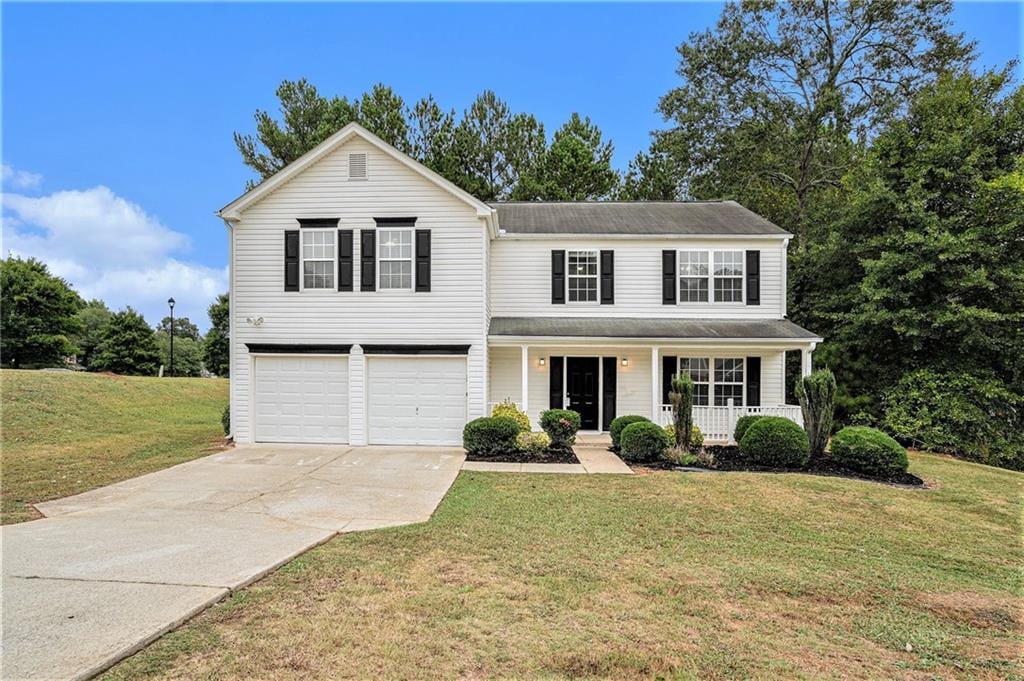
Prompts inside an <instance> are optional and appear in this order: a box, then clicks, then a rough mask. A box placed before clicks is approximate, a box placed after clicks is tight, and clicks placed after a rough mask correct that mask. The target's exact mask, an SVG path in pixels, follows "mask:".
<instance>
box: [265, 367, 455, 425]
mask: <svg viewBox="0 0 1024 681" xmlns="http://www.w3.org/2000/svg"><path fill="white" fill-rule="evenodd" d="M252 356H253V363H252V365H251V367H252V371H253V388H252V403H253V410H252V415H253V421H254V423H253V434H254V440H255V441H256V442H304V443H337V444H344V443H349V442H350V441H351V440H352V439H353V438H352V437H351V435H352V433H351V432H350V430H351V431H359V430H362V431H363V432H364V433H365V440H364V441H366V442H367V443H369V444H387V445H457V444H459V443H460V442H461V440H462V428H463V426H464V425H465V423H466V355H465V354H464V352H463V353H462V354H452V355H424V354H401V353H400V352H395V351H394V350H393V349H389V350H388V351H387V352H382V353H381V354H372V353H367V354H365V355H361V356H360V358H359V360H361V361H359V360H357V361H353V362H350V356H349V355H348V354H327V353H323V354H318V353H282V352H262V353H261V352H254V353H252ZM353 359H356V358H353ZM360 373H362V374H363V375H362V376H361V375H359V374H360ZM353 379H354V380H353ZM364 386H365V388H364ZM359 406H362V407H363V408H362V409H360V408H358V407H359ZM350 413H352V414H354V415H356V416H357V418H358V417H359V416H360V415H365V416H364V417H363V418H364V424H352V423H350ZM361 426H362V427H361ZM357 439H358V438H357Z"/></svg>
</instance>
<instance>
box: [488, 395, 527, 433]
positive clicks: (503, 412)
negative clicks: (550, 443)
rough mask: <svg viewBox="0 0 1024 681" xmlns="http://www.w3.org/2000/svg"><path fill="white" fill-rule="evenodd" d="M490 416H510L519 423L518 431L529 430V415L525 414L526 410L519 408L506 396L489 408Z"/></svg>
mask: <svg viewBox="0 0 1024 681" xmlns="http://www.w3.org/2000/svg"><path fill="white" fill-rule="evenodd" d="M491 416H503V417H506V418H510V419H512V420H514V421H515V422H516V423H518V424H519V430H520V431H523V432H526V433H529V432H530V417H529V416H527V415H526V412H524V411H522V410H520V409H519V407H517V406H516V403H515V402H513V401H512V400H511V399H510V398H508V397H506V398H505V400H504V401H502V402H501V403H500V404H496V405H494V409H492V410H491Z"/></svg>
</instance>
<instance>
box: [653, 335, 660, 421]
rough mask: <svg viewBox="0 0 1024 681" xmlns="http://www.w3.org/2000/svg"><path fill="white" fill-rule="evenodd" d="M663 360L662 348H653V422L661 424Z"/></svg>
mask: <svg viewBox="0 0 1024 681" xmlns="http://www.w3.org/2000/svg"><path fill="white" fill-rule="evenodd" d="M660 360H661V347H659V346H657V345H655V346H654V347H652V348H651V420H652V421H654V422H655V423H661V386H660V385H658V384H659V383H660V382H661V379H660V376H661V367H659V366H658V364H659V363H660Z"/></svg>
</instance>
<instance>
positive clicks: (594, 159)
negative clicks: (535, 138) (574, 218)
mask: <svg viewBox="0 0 1024 681" xmlns="http://www.w3.org/2000/svg"><path fill="white" fill-rule="evenodd" d="M613 150H614V149H613V146H612V143H611V142H604V141H602V140H601V130H600V129H599V128H598V127H597V126H596V125H594V124H593V123H591V121H590V118H580V115H579V114H577V113H574V114H573V115H572V116H571V117H570V118H569V120H568V121H567V122H566V123H565V124H563V125H562V127H560V128H559V129H558V130H556V131H555V136H554V139H553V140H552V141H551V147H550V148H549V149H548V151H547V154H545V156H544V162H543V166H542V167H543V170H542V182H541V184H542V186H543V196H542V198H544V199H546V200H549V201H593V200H597V199H603V198H607V197H608V196H609V195H610V194H611V193H612V190H613V189H614V188H615V186H616V184H617V183H618V180H619V176H618V173H616V172H615V170H614V169H613V168H612V152H613Z"/></svg>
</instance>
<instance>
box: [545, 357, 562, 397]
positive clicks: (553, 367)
mask: <svg viewBox="0 0 1024 681" xmlns="http://www.w3.org/2000/svg"><path fill="white" fill-rule="evenodd" d="M564 360H565V358H564V357H548V376H549V380H548V386H549V391H548V392H549V397H548V405H549V407H548V408H549V409H561V408H562V363H563V362H564Z"/></svg>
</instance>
